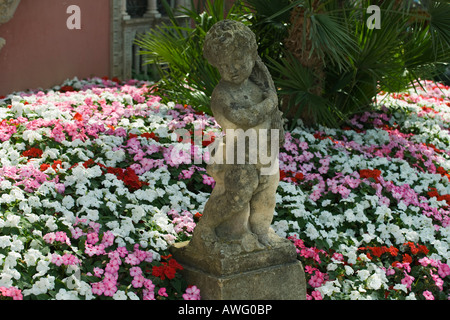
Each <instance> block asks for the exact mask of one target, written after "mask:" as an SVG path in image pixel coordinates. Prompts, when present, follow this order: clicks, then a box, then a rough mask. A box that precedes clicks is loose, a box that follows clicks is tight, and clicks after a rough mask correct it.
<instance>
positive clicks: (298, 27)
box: [283, 0, 325, 126]
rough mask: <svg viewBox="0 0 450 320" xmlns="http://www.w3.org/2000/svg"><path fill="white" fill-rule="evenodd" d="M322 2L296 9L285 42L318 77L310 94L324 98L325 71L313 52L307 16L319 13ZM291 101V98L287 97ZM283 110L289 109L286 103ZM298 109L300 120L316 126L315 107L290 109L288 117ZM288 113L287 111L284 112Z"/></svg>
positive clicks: (318, 0) (296, 56)
mask: <svg viewBox="0 0 450 320" xmlns="http://www.w3.org/2000/svg"><path fill="white" fill-rule="evenodd" d="M320 1H321V0H313V1H312V3H311V8H310V9H305V8H304V7H296V8H294V9H293V10H292V12H291V19H290V22H291V27H290V30H289V36H288V38H287V39H286V40H285V46H286V49H287V50H288V51H289V52H291V53H292V55H293V57H294V58H295V59H297V60H298V61H299V62H300V63H301V64H302V65H303V66H304V67H306V68H308V69H310V70H312V71H313V73H314V74H315V75H316V80H315V83H314V84H313V86H312V87H311V88H310V90H309V93H311V94H314V95H317V96H322V94H323V90H324V84H325V71H324V63H323V60H322V58H321V57H320V56H319V55H318V54H316V53H315V52H313V48H312V41H311V39H310V34H311V30H310V25H311V21H310V19H309V17H307V16H306V15H305V13H306V14H307V13H308V12H307V10H308V11H309V12H314V13H318V12H317V8H318V6H319V4H320ZM287 99H289V97H287ZM283 108H285V109H286V108H287V106H286V103H285V104H284V107H283ZM298 108H301V109H302V110H301V113H300V119H301V120H302V121H303V123H304V124H305V125H307V126H310V125H314V124H315V122H316V119H315V117H314V112H313V110H312V108H314V106H313V105H310V104H308V105H298V106H294V107H292V108H290V110H289V111H287V114H285V115H286V117H287V118H288V119H292V118H293V117H294V115H295V113H296V112H297V110H298ZM283 111H286V110H283Z"/></svg>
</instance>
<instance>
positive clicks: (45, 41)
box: [0, 0, 110, 95]
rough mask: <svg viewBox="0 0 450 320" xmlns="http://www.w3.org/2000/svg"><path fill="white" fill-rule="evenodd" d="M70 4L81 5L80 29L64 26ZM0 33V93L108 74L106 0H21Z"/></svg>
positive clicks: (108, 40)
mask: <svg viewBox="0 0 450 320" xmlns="http://www.w3.org/2000/svg"><path fill="white" fill-rule="evenodd" d="M70 5H77V6H79V7H80V9H81V29H80V30H69V29H68V28H67V26H66V22H67V19H68V18H69V17H70V14H68V13H66V11H67V8H68V7H69V6H70ZM0 37H3V38H4V39H6V41H7V43H6V45H5V46H4V47H3V49H2V50H1V51H0V95H6V94H8V93H11V92H13V91H20V90H26V89H35V88H39V87H41V88H48V87H51V86H54V85H57V84H60V83H61V82H63V81H64V80H65V79H67V78H73V77H75V76H77V77H78V78H86V77H90V76H99V77H103V76H108V75H109V61H110V7H109V0H94V1H93V0H68V1H66V0H21V2H20V4H19V7H18V8H17V10H16V13H15V15H14V17H13V18H12V19H11V20H10V21H9V22H7V23H6V24H4V25H0Z"/></svg>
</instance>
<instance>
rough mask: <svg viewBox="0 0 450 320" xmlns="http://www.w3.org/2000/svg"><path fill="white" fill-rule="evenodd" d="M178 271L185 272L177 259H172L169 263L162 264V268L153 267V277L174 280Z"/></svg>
mask: <svg viewBox="0 0 450 320" xmlns="http://www.w3.org/2000/svg"><path fill="white" fill-rule="evenodd" d="M177 270H183V267H182V266H181V265H180V264H179V263H178V262H177V261H176V260H175V259H170V260H169V262H168V263H167V262H162V265H161V266H153V268H152V275H153V276H155V277H159V278H161V280H164V279H165V278H166V277H167V279H173V278H175V275H176V273H177Z"/></svg>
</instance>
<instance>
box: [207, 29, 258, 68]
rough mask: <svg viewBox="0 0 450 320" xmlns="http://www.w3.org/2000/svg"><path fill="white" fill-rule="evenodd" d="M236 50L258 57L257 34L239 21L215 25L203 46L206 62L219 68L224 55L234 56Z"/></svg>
mask: <svg viewBox="0 0 450 320" xmlns="http://www.w3.org/2000/svg"><path fill="white" fill-rule="evenodd" d="M235 50H239V51H244V52H248V54H252V55H254V56H255V57H256V55H257V54H258V45H257V43H256V38H255V34H254V33H253V32H252V31H251V30H250V28H249V27H247V26H246V25H244V24H243V23H242V22H239V21H234V20H221V21H219V22H217V23H216V24H214V25H213V26H212V27H211V29H210V30H209V31H208V33H207V34H206V37H205V42H204V44H203V56H204V57H205V58H206V60H208V62H209V63H210V64H211V65H213V66H217V64H218V62H219V61H220V59H221V57H222V56H223V54H227V55H228V54H232V53H233V51H235ZM247 50H248V51H247Z"/></svg>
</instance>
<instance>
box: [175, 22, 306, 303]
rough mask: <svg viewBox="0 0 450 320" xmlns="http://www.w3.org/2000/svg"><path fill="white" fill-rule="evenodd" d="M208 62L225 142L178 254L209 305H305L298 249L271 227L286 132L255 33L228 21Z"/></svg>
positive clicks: (215, 30) (214, 32)
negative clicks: (216, 76) (215, 79)
mask: <svg viewBox="0 0 450 320" xmlns="http://www.w3.org/2000/svg"><path fill="white" fill-rule="evenodd" d="M204 56H205V57H206V59H208V61H209V62H210V63H211V64H212V65H213V66H215V67H217V68H218V70H219V72H220V74H221V76H222V79H221V81H220V82H219V84H218V85H217V87H216V88H215V89H214V92H213V94H212V97H211V110H212V112H213V115H214V117H215V119H216V121H217V122H218V123H219V125H220V126H221V127H222V130H223V131H224V133H225V138H224V139H216V141H215V143H214V144H213V145H212V150H213V151H214V152H212V153H211V154H212V159H213V161H212V162H210V163H209V164H208V167H207V171H208V173H209V174H210V175H211V176H212V177H213V178H214V180H215V182H216V184H215V187H214V189H213V191H212V193H211V196H210V198H209V199H208V201H207V203H206V204H205V208H204V211H203V216H202V218H201V220H200V221H199V223H198V224H197V226H196V228H195V230H194V233H193V237H192V239H191V241H190V242H188V243H182V244H177V245H175V246H174V247H173V248H172V253H173V255H174V257H175V259H177V260H178V261H179V262H180V263H181V264H182V265H183V266H184V267H185V271H184V273H185V276H186V278H187V280H188V282H190V283H192V284H196V285H197V286H198V287H199V288H200V290H201V292H202V293H201V294H202V297H203V298H204V299H305V297H306V285H305V277H304V272H303V268H302V266H301V264H300V262H299V261H297V260H296V250H295V247H294V245H293V244H292V243H291V242H290V241H288V240H286V239H282V238H281V237H279V236H278V235H276V234H275V232H274V231H273V229H272V228H271V224H272V219H273V214H274V209H275V203H276V191H277V188H278V183H279V179H280V175H279V166H278V164H279V163H278V152H279V147H280V145H281V144H282V143H283V137H284V131H283V119H282V114H281V112H280V111H279V109H278V99H277V94H276V90H275V86H274V84H273V81H272V78H271V76H270V73H269V71H268V70H267V68H266V66H265V65H264V64H263V63H262V61H261V59H260V58H259V57H258V52H257V44H256V40H255V35H254V34H253V33H252V32H251V30H250V29H249V28H248V27H246V26H245V25H244V24H242V23H240V22H236V21H230V20H223V21H220V22H218V23H216V24H215V25H214V26H213V27H212V28H211V30H210V31H209V32H208V34H207V35H206V38H205V45H204ZM236 131H237V132H239V133H238V134H234V133H235V132H236ZM274 132H275V134H273V133H274ZM246 137H247V138H249V143H248V144H247V143H245V142H246ZM255 153H256V156H255ZM230 154H231V155H230ZM242 159H243V160H242ZM222 160H223V161H222ZM230 160H231V161H230ZM267 160H269V161H267Z"/></svg>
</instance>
